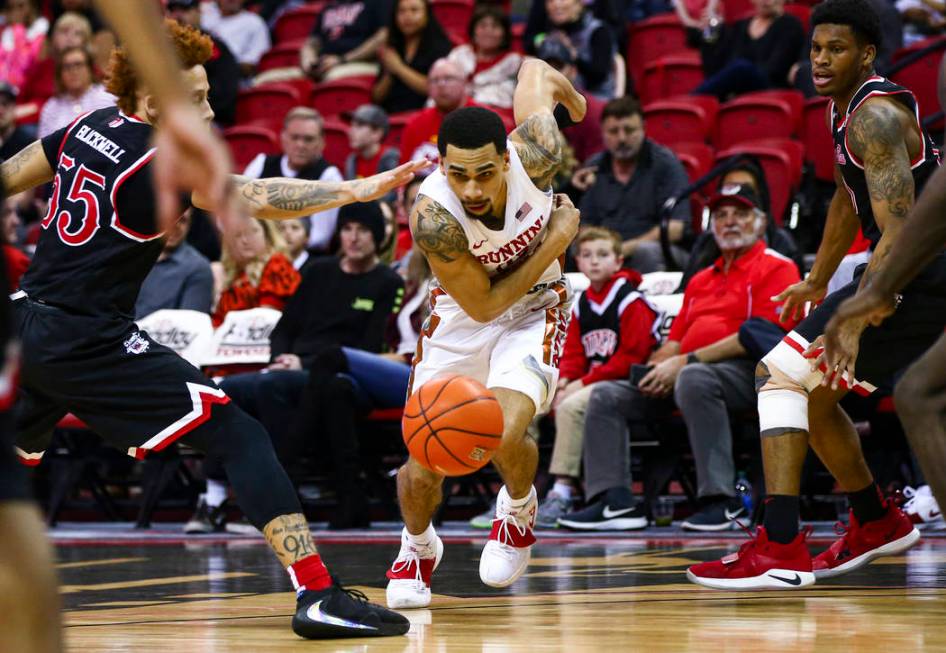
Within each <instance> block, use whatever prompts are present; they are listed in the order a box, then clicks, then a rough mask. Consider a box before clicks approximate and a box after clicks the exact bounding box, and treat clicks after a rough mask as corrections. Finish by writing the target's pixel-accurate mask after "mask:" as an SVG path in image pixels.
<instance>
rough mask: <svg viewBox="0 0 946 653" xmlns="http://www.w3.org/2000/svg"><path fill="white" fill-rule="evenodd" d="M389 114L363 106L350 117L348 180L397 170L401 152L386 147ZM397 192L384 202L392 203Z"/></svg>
mask: <svg viewBox="0 0 946 653" xmlns="http://www.w3.org/2000/svg"><path fill="white" fill-rule="evenodd" d="M389 128H390V124H389V123H388V114H387V113H385V111H384V109H382V108H381V107H379V106H377V105H375V104H363V105H361V106H360V107H358V108H357V109H355V113H353V114H352V117H351V128H350V129H349V130H348V142H349V144H350V145H351V149H352V152H351V154H349V155H348V158H347V159H346V160H345V179H363V178H364V177H370V176H371V175H376V174H378V173H379V172H385V171H387V170H390V169H391V168H396V167H397V164H398V160H399V159H400V156H401V155H400V152H398V149H397V148H396V147H385V146H384V145H383V143H384V139H385V138H387V136H388V129H389ZM396 197H397V191H391V193H390V194H389V195H387V196H386V197H385V198H384V201H385V202H393V201H394V199H395V198H396Z"/></svg>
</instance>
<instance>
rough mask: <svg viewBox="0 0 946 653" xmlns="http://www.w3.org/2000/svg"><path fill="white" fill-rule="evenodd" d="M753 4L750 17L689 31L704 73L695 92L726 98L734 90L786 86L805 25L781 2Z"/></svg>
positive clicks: (757, 0)
mask: <svg viewBox="0 0 946 653" xmlns="http://www.w3.org/2000/svg"><path fill="white" fill-rule="evenodd" d="M753 4H754V5H755V13H753V15H752V16H751V17H749V18H744V19H743V20H740V21H737V22H735V23H731V24H726V25H723V26H722V27H721V30H722V31H721V32H719V33H718V34H717V32H716V31H715V30H709V29H707V30H703V31H696V30H693V31H691V32H690V34H691V36H696V37H697V38H698V41H699V44H700V56H701V57H702V60H703V73H704V74H705V75H706V79H705V80H703V83H702V84H700V85H699V86H698V87H697V89H696V90H695V91H694V93H696V94H702V95H715V96H716V97H717V98H719V99H720V100H726V99H727V98H728V97H729V96H730V95H733V94H739V93H747V92H749V91H759V90H763V89H768V88H786V87H788V85H789V80H788V73H789V70H790V69H791V68H792V65H793V64H794V63H795V60H796V58H797V56H798V52H799V50H800V49H801V48H802V46H803V45H804V42H805V32H804V28H802V25H801V23H800V22H799V20H798V19H797V18H795V17H794V16H789V15H786V14H785V13H784V9H785V0H753ZM694 33H695V34H694Z"/></svg>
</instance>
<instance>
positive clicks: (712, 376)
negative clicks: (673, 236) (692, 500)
mask: <svg viewBox="0 0 946 653" xmlns="http://www.w3.org/2000/svg"><path fill="white" fill-rule="evenodd" d="M709 206H710V210H711V211H712V214H711V215H712V218H711V224H710V228H711V229H712V230H713V236H714V237H715V238H716V242H717V244H718V245H719V249H720V251H721V252H722V255H721V256H720V258H718V259H717V260H716V261H715V262H714V263H713V264H712V265H711V266H709V267H707V268H704V269H703V270H701V271H700V272H698V273H697V274H696V275H694V277H693V279H692V280H691V281H690V283H689V284H688V285H687V289H686V294H685V295H684V297H683V305H682V308H681V309H680V312H679V313H678V314H677V316H676V317H675V318H674V320H673V326H672V327H671V329H670V335H669V336H668V338H667V341H666V342H665V343H664V344H663V346H661V347H660V348H659V349H658V350H657V351H656V352H654V354H653V355H652V356H651V357H650V361H649V363H650V364H651V365H652V366H653V367H652V369H651V370H650V371H649V372H647V373H646V374H645V375H644V376H643V377H642V378H640V381H639V382H638V383H635V382H634V381H635V380H636V379H635V375H634V374H633V372H632V378H631V379H630V380H627V381H603V382H601V383H597V384H595V388H594V391H593V392H592V394H591V398H590V400H589V402H588V408H587V412H586V414H585V415H586V417H585V440H584V450H583V457H584V475H585V484H586V488H585V496H586V497H589V498H591V504H590V505H589V506H588V507H587V508H584V509H583V510H579V511H577V512H574V513H571V514H569V515H565V516H564V517H562V518H560V519H559V520H558V523H559V524H560V525H562V526H565V527H567V528H573V529H579V530H630V529H635V528H644V527H645V526H646V525H647V518H646V517H645V516H644V511H643V510H642V509H641V507H640V506H636V505H635V502H634V497H633V495H632V493H631V489H630V488H631V477H630V469H631V464H630V453H629V447H628V436H629V432H628V422H630V423H631V424H632V427H631V428H633V429H640V430H643V431H647V430H648V429H649V428H650V426H649V424H648V422H649V421H652V420H653V416H654V413H655V411H657V412H658V413H659V412H661V411H665V412H669V411H670V410H672V409H673V408H674V407H676V408H678V409H679V410H680V412H681V414H682V415H683V420H684V422H686V425H687V432H688V434H689V437H690V445H691V447H692V448H693V457H694V458H695V460H696V474H697V482H698V494H699V497H700V503H701V509H700V510H699V511H698V512H697V513H696V514H695V515H693V516H692V517H690V518H689V519H688V520H687V521H686V522H685V523H684V527H685V528H688V529H691V530H700V531H718V530H726V529H729V528H732V527H733V526H734V525H735V522H733V521H732V520H733V519H735V518H736V517H738V516H740V515H743V514H744V508H743V507H742V504H741V503H740V501H739V499H738V498H737V497H736V496H735V494H736V493H735V488H734V482H735V478H736V476H735V467H734V463H733V459H732V429H731V427H730V423H729V414H730V413H733V412H740V411H749V410H752V409H753V408H754V407H755V404H756V398H755V385H754V372H755V365H756V360H754V359H753V358H751V357H749V355H748V352H747V349H746V347H745V346H744V344H743V343H744V339H743V337H741V336H742V335H743V327H744V325H745V324H746V323H747V322H749V321H750V320H765V321H766V322H768V323H771V324H772V325H773V326H774V325H775V324H777V323H778V317H779V309H780V307H779V306H777V305H776V304H775V302H773V301H772V296H773V295H775V294H776V293H777V291H778V290H779V288H780V287H781V286H782V285H783V284H786V283H788V284H791V283H794V282H795V281H796V280H798V278H799V276H798V268H796V267H795V264H794V263H793V262H792V260H791V259H789V258H787V257H785V256H782V255H781V254H778V253H777V252H774V251H773V250H770V249H767V248H766V246H765V242H764V241H763V240H762V239H761V236H762V234H763V233H764V231H765V222H766V216H765V213H763V212H762V210H761V209H760V208H759V200H758V198H757V196H756V194H755V191H753V189H752V188H751V187H750V186H746V185H738V184H734V185H730V186H724V187H723V188H722V189H721V190H720V192H719V193H718V194H717V195H716V196H714V197H713V198H712V199H711V200H710V204H709ZM671 397H672V399H673V401H672V402H671V401H670V399H671ZM634 439H641V438H640V436H637V437H635V438H634ZM643 439H650V438H643Z"/></svg>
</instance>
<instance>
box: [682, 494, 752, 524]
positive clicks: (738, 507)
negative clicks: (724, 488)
mask: <svg viewBox="0 0 946 653" xmlns="http://www.w3.org/2000/svg"><path fill="white" fill-rule="evenodd" d="M740 517H748V515H747V513H746V508H745V506H744V505H743V504H742V501H741V500H740V499H739V498H738V497H727V498H722V499H719V500H718V501H710V502H708V503H705V504H704V505H703V507H702V508H701V509H700V510H699V511H698V512H696V513H694V514H693V515H691V516H690V518H689V519H687V520H686V521H685V522H683V524H681V526H683V530H685V531H703V532H713V531H728V530H731V529H734V528H739V523H738V522H737V521H736V520H737V519H739V518H740Z"/></svg>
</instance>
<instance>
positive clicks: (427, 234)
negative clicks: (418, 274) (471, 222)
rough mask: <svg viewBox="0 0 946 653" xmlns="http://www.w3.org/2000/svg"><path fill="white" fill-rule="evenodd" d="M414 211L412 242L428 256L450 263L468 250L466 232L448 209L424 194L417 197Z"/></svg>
mask: <svg viewBox="0 0 946 653" xmlns="http://www.w3.org/2000/svg"><path fill="white" fill-rule="evenodd" d="M416 211H417V221H416V226H415V227H414V242H416V243H417V244H418V245H419V246H420V248H421V249H422V250H424V252H426V253H427V256H428V257H430V256H436V257H437V258H438V259H439V260H441V261H443V262H444V263H450V262H452V261H455V260H456V259H457V257H459V256H460V255H462V254H464V253H465V252H468V251H469V246H470V245H469V241H468V240H467V238H466V233H465V232H464V231H463V227H462V226H460V223H459V222H457V219H456V218H454V217H453V215H452V214H451V213H450V211H448V210H447V209H445V208H444V207H443V206H442V205H440V204H438V203H437V202H436V201H434V200H433V199H431V198H429V197H427V196H425V195H421V196H420V197H418V198H417V208H416Z"/></svg>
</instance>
